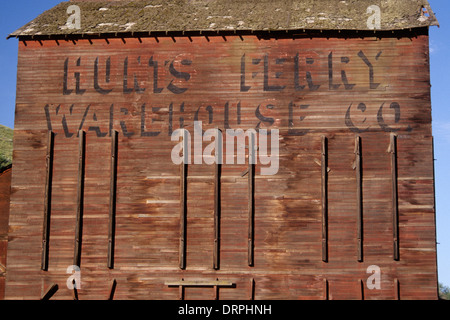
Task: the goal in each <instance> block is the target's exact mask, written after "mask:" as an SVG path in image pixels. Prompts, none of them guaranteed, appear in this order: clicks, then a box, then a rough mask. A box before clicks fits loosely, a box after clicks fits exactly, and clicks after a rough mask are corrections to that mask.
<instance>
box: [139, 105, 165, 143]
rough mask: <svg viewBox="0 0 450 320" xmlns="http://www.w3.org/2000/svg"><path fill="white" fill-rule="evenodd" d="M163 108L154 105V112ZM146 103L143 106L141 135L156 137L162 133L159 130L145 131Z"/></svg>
mask: <svg viewBox="0 0 450 320" xmlns="http://www.w3.org/2000/svg"><path fill="white" fill-rule="evenodd" d="M160 109H161V108H158V107H152V112H158V111H159V110H160ZM145 118H146V114H145V104H143V105H142V106H141V137H156V136H158V135H159V134H160V132H159V131H145V130H146V126H145ZM153 122H154V119H153V118H152V123H153Z"/></svg>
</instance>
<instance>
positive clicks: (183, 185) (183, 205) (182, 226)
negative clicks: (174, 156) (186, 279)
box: [179, 163, 188, 269]
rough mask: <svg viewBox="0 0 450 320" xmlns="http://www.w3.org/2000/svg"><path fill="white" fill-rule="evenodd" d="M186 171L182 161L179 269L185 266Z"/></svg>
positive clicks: (185, 164) (186, 166)
mask: <svg viewBox="0 0 450 320" xmlns="http://www.w3.org/2000/svg"><path fill="white" fill-rule="evenodd" d="M187 171H188V164H187V163H182V164H181V165H180V245H179V267H180V269H185V268H186V229H187V225H186V219H187Z"/></svg>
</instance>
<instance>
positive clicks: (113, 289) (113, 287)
mask: <svg viewBox="0 0 450 320" xmlns="http://www.w3.org/2000/svg"><path fill="white" fill-rule="evenodd" d="M116 287H117V281H116V279H113V280H112V281H111V289H110V290H109V296H108V300H114V293H116Z"/></svg>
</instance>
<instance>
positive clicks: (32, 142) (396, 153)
mask: <svg viewBox="0 0 450 320" xmlns="http://www.w3.org/2000/svg"><path fill="white" fill-rule="evenodd" d="M433 25H437V20H436V18H435V16H434V14H433V12H432V11H431V8H430V7H429V4H428V2H427V1H426V0H409V1H403V0H358V1H356V0H342V1H338V0H333V1H330V0H271V1H260V0H258V1H257V0H246V1H237V0H236V1H235V0H233V1H225V0H140V1H137V0H136V1H81V0H79V1H71V2H62V3H60V4H59V5H57V6H56V7H54V8H53V9H50V10H49V11H46V12H45V13H43V14H42V15H40V16H39V17H37V18H36V19H35V20H33V21H32V22H30V23H29V24H27V25H26V26H24V27H22V28H20V29H19V30H17V31H16V32H14V33H13V34H11V35H10V36H11V37H17V38H18V39H19V62H18V84H17V104H16V119H15V128H14V160H13V161H14V162H13V163H14V164H13V169H12V187H11V188H12V189H11V202H10V216H9V233H8V248H7V260H6V271H5V274H6V285H5V293H4V294H5V297H6V299H22V298H25V299H40V298H49V297H51V298H52V299H72V297H73V295H76V297H78V298H79V299H107V298H111V297H113V298H114V299H436V298H437V265H436V234H435V206H434V170H433V137H432V131H431V101H430V72H429V44H428V40H429V39H428V28H429V27H430V26H433ZM240 139H241V140H240ZM253 142H254V143H255V144H256V145H254V144H253ZM184 160H186V163H184V162H183V161H184ZM220 160H222V161H220ZM74 287H75V288H74Z"/></svg>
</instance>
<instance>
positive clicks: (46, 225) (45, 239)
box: [41, 131, 55, 271]
mask: <svg viewBox="0 0 450 320" xmlns="http://www.w3.org/2000/svg"><path fill="white" fill-rule="evenodd" d="M54 139H55V135H54V133H53V132H52V131H49V132H48V137H47V155H46V160H45V161H46V167H45V169H46V172H45V173H46V174H45V193H44V221H43V227H42V258H41V270H43V271H47V270H48V256H49V240H50V215H51V202H52V176H53V151H54V150H53V149H54Z"/></svg>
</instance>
